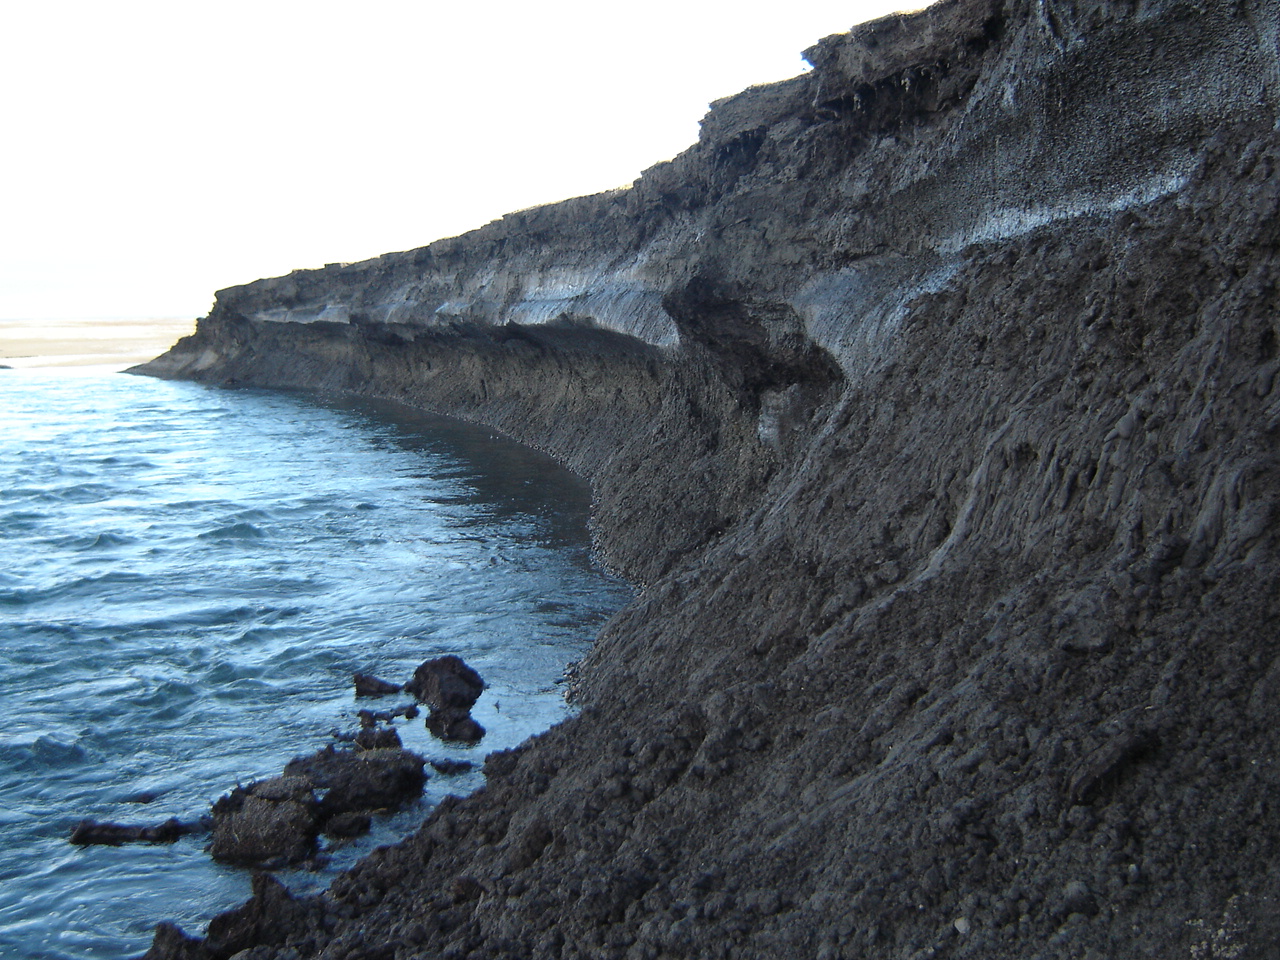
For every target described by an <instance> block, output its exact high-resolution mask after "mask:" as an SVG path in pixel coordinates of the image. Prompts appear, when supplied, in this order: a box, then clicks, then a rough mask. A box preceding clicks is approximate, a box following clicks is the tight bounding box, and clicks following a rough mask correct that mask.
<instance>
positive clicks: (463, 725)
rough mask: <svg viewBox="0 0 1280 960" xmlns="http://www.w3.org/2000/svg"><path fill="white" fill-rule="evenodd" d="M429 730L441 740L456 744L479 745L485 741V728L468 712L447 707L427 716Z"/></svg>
mask: <svg viewBox="0 0 1280 960" xmlns="http://www.w3.org/2000/svg"><path fill="white" fill-rule="evenodd" d="M426 723H427V729H428V730H430V731H431V732H432V734H434V735H435V736H437V737H439V738H440V739H441V740H445V741H453V742H456V743H479V742H480V741H481V740H482V739H484V727H482V726H481V725H480V724H479V722H478V721H476V720H475V719H474V718H473V717H472V716H471V714H470V713H469V712H468V711H466V710H460V709H457V708H453V707H446V708H445V709H443V710H432V711H431V712H430V713H429V714H427V720H426Z"/></svg>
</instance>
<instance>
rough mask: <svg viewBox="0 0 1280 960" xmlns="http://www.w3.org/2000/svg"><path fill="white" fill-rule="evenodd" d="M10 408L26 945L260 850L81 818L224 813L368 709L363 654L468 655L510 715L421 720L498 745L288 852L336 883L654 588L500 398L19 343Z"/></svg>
mask: <svg viewBox="0 0 1280 960" xmlns="http://www.w3.org/2000/svg"><path fill="white" fill-rule="evenodd" d="M0 415H2V416H3V423H4V425H5V429H4V430H3V432H0V543H2V544H3V554H2V555H0V556H2V560H0V704H2V706H3V713H2V715H3V720H2V721H0V956H3V957H14V958H24V960H45V958H49V960H54V958H56V960H72V958H74V960H86V958H97V960H121V958H128V957H136V956H139V955H140V954H142V953H143V952H145V950H146V949H147V946H148V944H149V943H150V939H151V935H152V930H153V928H154V925H155V924H156V923H157V922H158V921H161V920H171V921H174V922H177V923H178V924H180V925H181V926H183V928H184V929H186V930H187V931H188V932H190V933H197V932H200V931H202V930H203V927H204V924H205V923H206V922H207V921H208V919H209V918H210V917H211V916H212V915H213V914H214V913H216V912H218V911H220V910H225V909H227V908H229V907H232V906H235V905H237V904H239V903H240V902H242V901H243V900H244V899H246V898H247V896H248V893H249V877H250V873H249V871H248V870H244V869H240V868H235V867H228V866H223V865H219V864H215V863H214V862H212V860H211V859H210V858H209V856H208V854H207V853H206V852H205V849H204V847H205V844H206V842H207V837H202V836H190V837H185V838H183V839H181V840H179V841H178V842H177V843H175V844H172V845H167V846H165V845H154V846H153V845H130V846H123V847H83V848H82V847H75V846H72V845H71V844H70V843H69V842H68V837H69V835H70V832H71V830H72V828H73V827H74V825H75V824H76V823H77V822H78V821H80V820H82V819H86V818H89V819H95V820H100V821H111V822H117V823H132V824H158V823H160V822H162V821H164V820H166V819H168V818H170V817H177V818H179V819H181V820H188V821H189V820H196V819H199V818H200V817H201V816H203V815H206V814H207V813H208V811H209V806H210V803H211V802H212V801H213V800H215V799H217V798H218V797H219V796H221V795H222V794H224V793H226V792H228V791H229V790H231V789H232V788H233V787H235V786H236V784H237V783H248V782H249V781H252V780H255V779H259V778H263V777H268V776H274V775H276V774H278V773H279V772H280V770H281V768H282V767H283V766H284V764H285V763H287V762H288V761H289V760H290V759H291V758H292V757H294V756H297V755H301V754H308V753H312V752H314V751H315V750H317V749H319V748H321V747H323V746H325V745H326V744H328V743H331V742H334V737H333V735H334V733H335V732H338V733H341V732H352V731H354V730H355V729H356V727H357V721H356V717H355V714H356V711H357V710H358V709H360V708H362V707H368V706H370V705H371V702H370V701H363V700H362V701H356V700H355V698H354V692H353V686H352V674H353V673H355V672H366V673H372V674H374V675H376V676H379V677H383V678H385V679H388V680H392V681H394V682H397V683H402V682H404V681H405V680H406V679H408V678H409V676H411V675H412V672H413V669H414V667H415V666H416V665H417V664H418V663H420V662H422V661H423V660H425V659H427V658H429V657H433V656H438V655H441V654H445V653H454V654H457V655H459V656H461V657H463V659H465V660H466V661H467V662H468V663H470V664H471V665H472V666H474V667H475V668H476V669H477V670H478V671H479V672H480V673H481V674H482V675H483V676H484V678H485V679H486V681H487V682H488V685H489V686H488V689H487V690H486V691H485V693H484V695H483V696H482V697H481V699H480V701H479V703H477V705H476V708H475V710H474V711H473V715H474V716H475V718H476V719H477V720H479V721H480V723H481V724H482V725H483V726H484V727H485V728H486V729H487V731H488V733H487V735H486V736H485V738H484V739H483V740H482V741H481V742H480V743H479V744H478V745H476V746H474V747H466V746H460V745H456V744H448V745H446V744H444V743H441V742H440V741H438V740H435V739H433V738H432V737H431V736H430V734H429V733H428V732H427V731H426V729H425V727H424V726H423V720H422V719H421V718H418V719H417V720H415V721H404V720H400V721H397V724H396V726H397V729H398V730H399V732H400V734H401V736H402V738H403V740H404V743H405V746H406V747H408V748H409V749H413V750H417V751H418V752H420V753H422V754H423V755H424V756H426V757H428V758H429V759H446V758H448V759H458V760H471V761H473V762H475V764H476V768H475V769H473V770H472V771H470V772H467V773H463V774H460V775H455V776H447V777H446V776H442V775H438V774H437V775H433V776H432V777H431V779H430V780H429V781H428V783H427V789H426V793H425V795H424V797H423V799H422V801H421V802H420V803H418V804H416V805H414V806H412V807H410V808H408V809H406V810H403V811H401V812H400V813H398V814H394V815H389V816H385V817H380V818H376V819H375V826H374V830H373V832H372V833H371V834H369V835H368V836H366V837H364V838H362V839H360V840H358V841H356V842H354V843H350V844H348V845H345V846H335V847H334V848H332V849H329V850H326V851H325V853H326V857H327V858H328V864H327V866H325V867H323V868H322V869H318V870H303V869H295V870H289V871H282V872H281V873H279V874H278V876H279V877H280V878H281V879H282V880H283V881H284V882H285V883H286V885H288V886H289V887H290V888H291V889H294V890H295V891H300V892H308V891H313V890H316V889H320V888H322V887H323V886H325V885H327V883H328V882H329V880H330V879H331V878H332V876H333V874H334V872H335V871H336V870H338V869H341V868H342V867H344V866H348V865H350V864H351V863H352V862H354V860H355V859H356V858H357V857H358V856H360V855H361V854H362V853H364V852H367V851H368V850H369V849H371V848H372V847H373V846H375V845H377V844H379V843H385V842H388V841H389V840H391V839H393V838H395V837H397V836H401V835H403V834H405V833H407V832H409V831H411V830H412V829H413V828H414V827H415V826H416V825H417V824H418V823H420V822H421V820H422V818H423V816H424V815H425V814H426V812H427V811H428V810H429V809H430V807H431V806H432V805H433V804H434V803H436V802H438V801H439V800H440V799H441V798H442V797H443V796H445V795H446V794H450V793H454V794H465V793H469V792H471V791H472V790H474V789H476V788H477V787H478V786H480V784H481V783H482V780H483V778H482V775H481V774H480V773H479V764H480V762H482V760H483V758H484V756H485V755H486V754H487V753H489V752H490V751H492V750H497V749H503V748H508V747H511V746H514V745H515V744H517V743H519V742H520V741H522V740H524V739H525V738H527V737H528V736H530V735H531V734H534V733H536V732H539V731H541V730H544V729H546V728H547V727H549V726H550V725H552V724H554V723H555V722H557V721H558V720H560V719H562V718H564V717H565V716H566V715H567V711H568V709H569V708H568V707H567V706H566V704H565V701H564V698H563V696H562V691H563V685H562V683H561V679H562V676H563V672H564V668H565V666H566V664H567V663H568V662H569V661H572V660H575V659H577V658H578V657H580V656H581V655H582V654H583V653H584V652H585V649H586V647H587V645H588V644H589V642H590V640H591V638H592V637H593V636H594V635H595V633H596V632H597V631H598V629H599V627H600V625H601V624H602V623H603V622H604V620H605V619H607V617H608V616H609V615H611V614H612V612H613V611H615V610H616V609H617V608H618V607H620V606H621V605H622V604H623V603H624V602H625V601H626V600H627V599H628V598H629V596H630V592H629V589H628V588H627V586H626V585H625V584H623V583H622V582H620V581H618V580H616V579H614V578H611V577H610V576H608V575H607V574H606V573H605V572H604V571H602V570H601V569H600V568H599V567H598V566H597V565H596V564H594V563H593V561H592V558H591V555H590V544H589V538H588V533H587V528H586V523H587V518H588V511H589V506H590V491H589V489H588V488H587V486H586V484H585V483H584V482H583V481H581V480H580V479H579V478H577V477H575V476H573V475H572V474H569V473H567V472H566V471H564V470H562V469H560V468H559V467H558V466H557V465H556V464H554V463H553V462H552V461H551V460H550V459H549V458H547V457H545V456H543V455H541V454H539V453H536V452H534V451H531V450H528V449H526V448H523V447H521V446H519V445H517V444H515V443H512V442H510V441H508V440H505V439H502V438H499V437H495V436H493V435H491V434H490V432H489V431H487V430H485V429H483V428H478V427H473V426H469V425H465V424H459V423H457V422H454V421H449V420H444V419H440V418H434V417H429V416H425V415H421V414H415V413H412V412H410V411H407V410H404V409H402V408H396V407H392V406H389V405H375V404H368V403H356V402H352V401H346V400H338V399H332V398H329V399H326V398H318V397H312V396H306V395H301V394H288V393H272V392H265V391H254V390H247V389H237V390H229V389H222V388H216V387H209V386H204V385H199V384H191V383H172V382H165V381H159V380H153V379H149V378H144V377H134V376H128V375H124V374H120V373H114V372H106V371H102V370H93V369H80V370H74V369H61V370H0ZM401 702H408V700H407V698H404V697H398V698H392V699H390V700H383V701H375V702H373V703H376V705H377V708H378V709H383V708H385V707H390V706H397V705H399V704H400V703H401ZM428 772H429V773H431V770H430V768H428ZM143 801H145V802H143Z"/></svg>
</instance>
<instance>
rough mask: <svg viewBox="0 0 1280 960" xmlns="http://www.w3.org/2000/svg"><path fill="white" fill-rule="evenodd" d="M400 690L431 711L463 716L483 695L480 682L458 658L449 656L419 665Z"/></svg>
mask: <svg viewBox="0 0 1280 960" xmlns="http://www.w3.org/2000/svg"><path fill="white" fill-rule="evenodd" d="M404 689H405V692H406V693H411V694H413V695H414V696H415V697H417V698H418V700H420V701H421V702H422V703H425V704H426V705H427V706H428V707H430V708H431V709H432V710H461V711H462V712H463V713H467V712H469V711H470V710H471V708H472V707H473V706H475V702H476V701H477V700H479V699H480V694H482V693H483V692H484V680H482V679H481V677H480V674H478V673H476V672H475V670H473V669H471V667H469V666H467V665H466V663H464V662H463V660H462V658H461V657H455V656H453V655H452V654H450V655H448V656H444V657H436V658H434V659H432V660H428V661H426V662H425V663H423V664H421V665H420V666H419V667H418V669H416V670H414V671H413V679H412V680H410V681H409V682H408V683H406V684H405V685H404Z"/></svg>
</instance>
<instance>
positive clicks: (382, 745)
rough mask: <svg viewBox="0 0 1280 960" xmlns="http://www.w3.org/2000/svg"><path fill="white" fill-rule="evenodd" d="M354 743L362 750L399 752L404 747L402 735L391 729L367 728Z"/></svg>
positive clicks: (358, 734)
mask: <svg viewBox="0 0 1280 960" xmlns="http://www.w3.org/2000/svg"><path fill="white" fill-rule="evenodd" d="M352 743H354V744H355V745H356V747H357V748H359V749H360V750H399V749H400V748H401V747H402V746H403V745H404V744H403V743H401V741H400V734H398V733H396V731H395V730H394V729H393V728H391V727H365V728H363V729H362V730H361V731H360V732H359V733H357V734H356V735H355V738H354V739H353V740H352Z"/></svg>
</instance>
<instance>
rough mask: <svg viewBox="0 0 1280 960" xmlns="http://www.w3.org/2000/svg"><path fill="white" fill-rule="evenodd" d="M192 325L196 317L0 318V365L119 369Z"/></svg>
mask: <svg viewBox="0 0 1280 960" xmlns="http://www.w3.org/2000/svg"><path fill="white" fill-rule="evenodd" d="M195 328H196V322H195V320H0V364H3V365H5V366H9V367H17V368H27V367H68V366H87V365H94V366H99V365H107V366H115V367H120V368H124V367H127V366H131V365H133V364H135V363H142V362H143V361H144V360H150V359H152V358H153V357H158V356H159V355H160V354H162V353H164V352H165V351H166V350H168V349H169V347H171V346H172V345H173V344H174V343H175V342H177V341H178V340H179V339H180V338H182V337H185V336H187V335H188V334H189V333H192V332H193V331H194V330H195Z"/></svg>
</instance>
